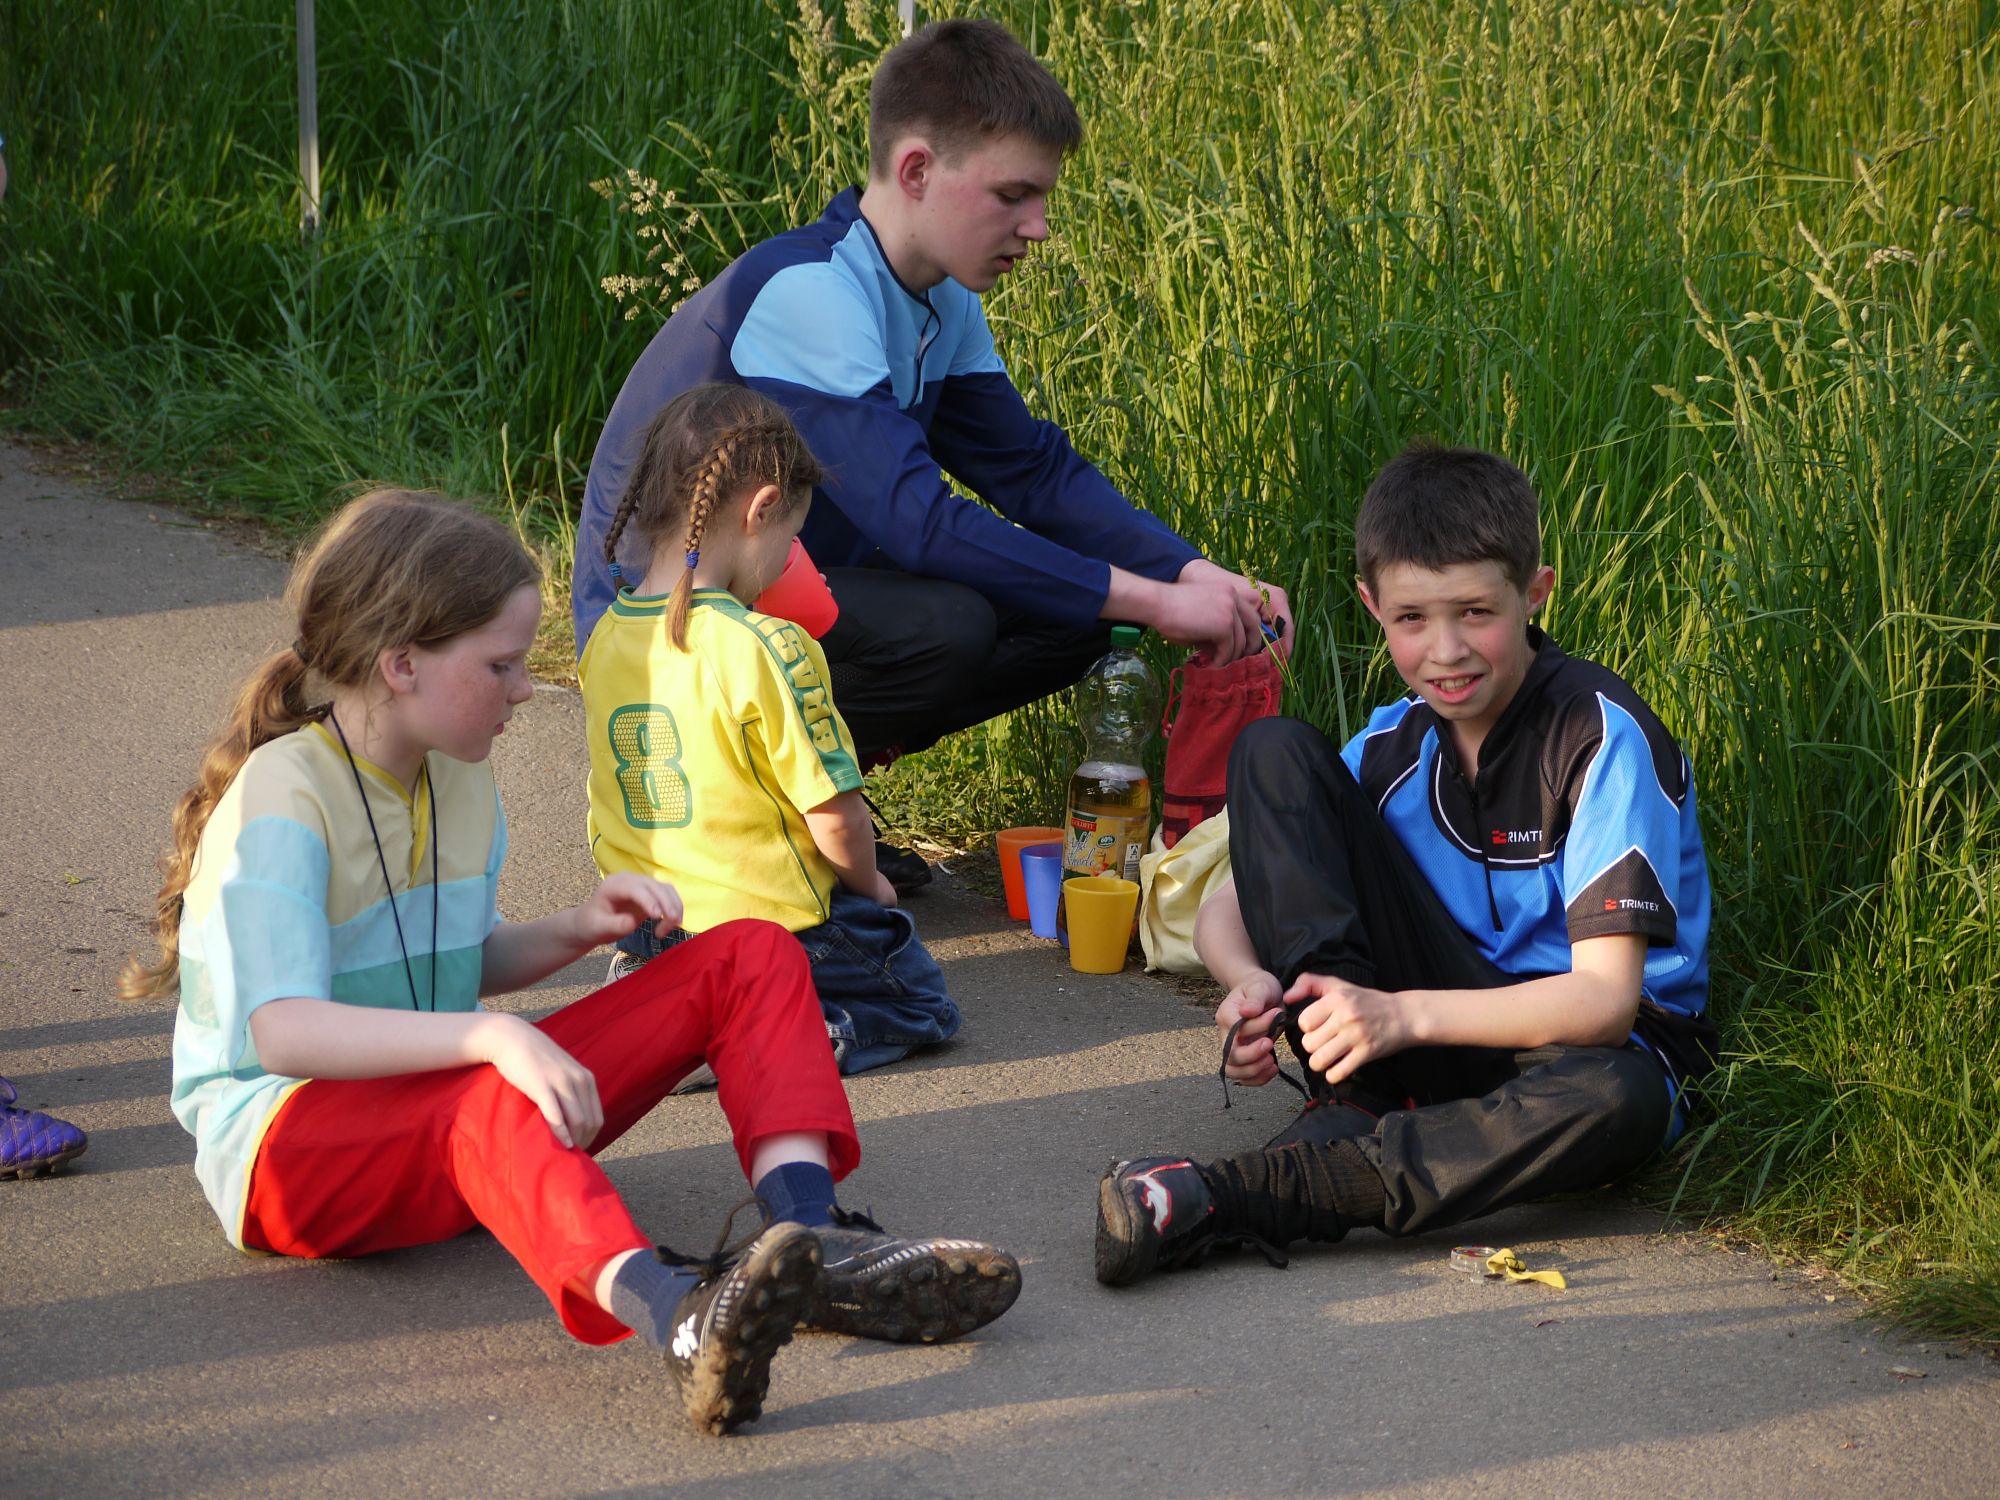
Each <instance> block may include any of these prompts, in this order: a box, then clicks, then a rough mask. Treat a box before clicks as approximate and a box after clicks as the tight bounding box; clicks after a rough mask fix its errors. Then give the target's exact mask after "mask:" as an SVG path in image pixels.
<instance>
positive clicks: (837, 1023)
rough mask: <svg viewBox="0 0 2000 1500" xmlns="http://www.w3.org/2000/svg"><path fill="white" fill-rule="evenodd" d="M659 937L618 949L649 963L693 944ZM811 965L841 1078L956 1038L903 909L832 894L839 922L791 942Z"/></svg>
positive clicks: (649, 932) (940, 979)
mask: <svg viewBox="0 0 2000 1500" xmlns="http://www.w3.org/2000/svg"><path fill="white" fill-rule="evenodd" d="M692 936H693V934H692V933H690V932H685V931H682V932H673V933H669V934H668V935H667V936H666V937H664V938H662V937H658V936H656V935H655V934H654V932H653V928H652V925H651V924H650V923H648V924H647V925H645V926H642V927H640V928H639V930H638V931H637V932H634V933H633V934H632V935H631V936H629V937H625V938H621V939H619V942H618V948H619V950H620V951H621V952H624V953H629V954H631V955H632V956H633V957H634V958H638V959H651V958H654V957H656V956H657V955H659V954H661V953H663V952H665V951H666V950H667V949H669V948H672V947H675V946H677V945H678V944H680V943H682V942H685V941H686V940H687V939H688V938H690V937H692ZM793 936H794V937H796V938H797V939H798V940H799V946H800V947H802V948H804V949H805V951H806V958H807V960H808V961H809V962H810V963H811V964H812V976H813V987H814V988H815V989H817V990H818V991H819V1005H820V1010H821V1012H822V1013H823V1014H824V1015H825V1016H826V1034H827V1037H828V1039H829V1040H830V1041H831V1042H832V1043H833V1056H834V1060H835V1061H836V1062H838V1063H839V1064H840V1071H841V1072H843V1073H860V1072H864V1071H866V1070H867V1069H869V1068H879V1067H881V1066H882V1065H883V1064H884V1063H892V1062H894V1061H896V1059H898V1058H899V1057H904V1056H907V1055H908V1053H909V1051H910V1049H911V1048H912V1047H922V1046H926V1045H928V1044H929V1043H931V1042H942V1041H945V1040H947V1039H948V1038H950V1037H952V1036H955V1035H957V1033H958V1027H959V1014H958V1007H957V1006H956V1005H954V1004H952V1001H951V996H949V995H948V994H946V993H945V988H944V971H943V970H942V969H940V968H939V967H938V964H937V960H936V959H934V958H932V957H931V956H930V953H929V951H928V950H927V949H925V947H924V945H923V944H922V943H920V942H918V941H917V924H916V922H915V921H914V920H912V919H911V917H910V914H909V913H908V912H906V911H904V910H903V909H902V908H901V907H899V906H883V905H881V904H880V903H879V902H875V901H871V900H869V899H868V898H867V897H866V896H857V895H855V894H854V892H852V891H850V890H848V889H847V887H845V886H842V885H836V886H835V887H834V888H833V916H832V917H831V918H830V919H829V920H827V921H825V922H822V923H820V924H819V926H817V927H808V928H806V929H805V930H804V931H803V932H797V933H794V934H793Z"/></svg>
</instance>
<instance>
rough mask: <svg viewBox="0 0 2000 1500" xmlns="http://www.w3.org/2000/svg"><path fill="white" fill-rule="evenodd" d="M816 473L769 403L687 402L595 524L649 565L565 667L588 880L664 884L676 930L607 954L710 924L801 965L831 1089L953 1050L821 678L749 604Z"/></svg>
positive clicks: (940, 990) (802, 642)
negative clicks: (591, 872)
mask: <svg viewBox="0 0 2000 1500" xmlns="http://www.w3.org/2000/svg"><path fill="white" fill-rule="evenodd" d="M820 477H821V470H820V466H819V464H818V463H817V462H816V461H815V460H814V458H813V456H812V454H811V452H810V451H809V450H808V449H807V447H806V445H805V440H804V439H803V438H801V437H800V436H799V434H798V431H797V429H796V428H794V427H793V426H792V423H791V420H790V419H789V418H788V417H787V416H786V415H785V414H784V412H783V411H782V410H781V409H780V408H779V407H778V406H777V405H776V404H774V403H773V402H771V401H770V400H768V399H767V398H765V397H764V396H761V395H759V394H758V393H756V392H754V391H751V390H747V389H745V388H744V387H742V386H736V385H722V384H713V385H703V386H697V387H696V388H694V389H693V390H690V391H688V392H686V393H685V394H683V395H682V396H680V397H679V398H677V399H676V400H674V401H673V402H671V403H670V404H669V405H667V406H666V407H665V408H664V409H662V410H661V412H660V413H659V415H658V416H656V417H655V418H654V419H653V421H652V423H651V424H650V425H649V426H648V428H647V429H646V433H645V439H644V443H643V446H642V451H641V453H640V456H639V459H638V462H637V463H636V464H634V465H633V468H632V475H631V480H630V482H629V484H628V485H627V487H626V490H625V494H624V497H623V499H622V500H621V501H620V503H619V506H618V510H617V513H616V515H615V516H614V517H613V519H612V523H611V528H610V533H609V535H608V536H607V538H606V540H605V557H606V560H607V561H609V562H611V563H612V567H613V571H614V573H615V572H616V571H617V564H616V561H615V553H616V550H617V547H618V541H619V538H620V537H621V536H622V535H623V534H624V531H625V528H626V527H627V526H630V527H633V528H634V529H635V530H636V531H637V533H638V535H639V536H640V537H641V538H642V539H643V540H644V541H645V542H646V543H647V546H648V555H649V556H650V559H651V562H650V565H649V566H648V568H647V571H646V576H645V578H644V579H643V580H641V581H640V582H639V584H638V586H637V588H636V589H627V588H624V587H621V589H620V591H619V594H618V597H617V599H616V600H615V601H614V602H613V603H612V605H611V607H610V609H609V610H607V611H606V612H605V614H604V615H603V617H602V618H601V619H600V620H599V621H598V623H597V626H596V628H595V629H594V630H593V631H592V632H591V636H590V641H589V643H588V645H586V646H585V648H584V651H583V656H582V659H581V660H580V661H579V663H578V667H577V670H578V674H579V676H580V677H581V679H582V683H583V701H584V711H585V715H586V718H587V721H588V725H589V734H590V838H591V851H592V853H593V855H594V856H595V858H596V860H597V866H598V869H599V870H601V871H603V872H604V873H605V874H606V875H610V874H614V873H630V874H641V875H647V876H653V877H656V878H661V879H667V878H670V879H672V881H673V883H674V886H675V888H676V889H677V890H678V891H679V892H680V894H681V899H682V901H683V902H684V903H685V905H686V915H685V919H684V920H685V930H684V931H682V932H677V933H673V934H670V935H669V936H668V937H666V938H664V939H662V938H661V937H659V936H658V935H657V934H656V933H654V932H653V931H652V930H651V929H650V928H641V929H639V930H637V931H635V932H634V933H633V934H632V935H631V937H630V938H628V939H626V940H625V941H624V942H622V943H621V944H620V945H619V946H620V948H621V949H622V950H623V952H624V954H625V955H627V957H625V958H622V959H621V960H620V962H621V963H622V964H631V963H642V962H644V961H646V960H648V959H650V958H652V957H653V956H655V955H656V954H658V953H659V952H661V951H662V950H663V949H664V948H666V947H670V946H672V945H673V944H675V943H676V942H678V941H680V940H682V939H684V938H685V937H686V936H687V934H688V933H690V932H701V931H704V930H706V929H707V928H710V927H712V926H714V925H716V924H717V923H720V922H724V921H727V920H730V919H732V918H739V917H762V918H766V919H768V920H770V921H773V922H777V923H779V924H781V925H783V926H784V927H786V928H788V929H790V930H791V931H792V932H793V933H794V934H796V936H797V937H798V940H799V943H800V945H801V946H802V947H803V948H804V949H805V953H806V957H807V958H808V959H809V960H810V961H811V964H812V974H813V982H814V984H815V986H816V987H817V988H818V990H819V997H820V1004H821V1008H822V1010H823V1011H824V1013H825V1016H826V1025H827V1034H828V1036H829V1038H830V1039H831V1041H832V1044H833V1049H834V1054H835V1056H836V1058H837V1059H838V1060H839V1062H840V1065H841V1069H842V1071H843V1072H848V1073H854V1072H859V1071H860V1070H861V1069H863V1068H872V1067H875V1066H878V1065H879V1064H882V1063H886V1062H893V1061H894V1060H895V1059H897V1058H899V1057H901V1056H903V1055H904V1054H905V1053H907V1052H908V1051H909V1050H910V1049H911V1048H912V1047H915V1046H919V1045H922V1044H925V1043H929V1042H939V1041H943V1040H945V1039H946V1038H947V1037H949V1036H951V1035H952V1034H953V1033H955V1032H956V1031H957V1030H958V1025H959V1015H958V1008H957V1007H956V1006H955V1005H953V1004H952V1001H951V998H950V996H949V995H947V994H946V993H945V984H944V975H943V973H942V972H941V971H940V970H939V968H938V966H937V962H936V960H934V959H933V958H932V957H931V956H930V954H929V953H928V952H926V951H925V949H924V946H923V944H922V943H920V942H919V941H918V940H917V935H916V926H915V924H914V923H913V922H912V921H911V920H910V918H909V916H908V915H907V914H906V913H905V912H903V911H902V910H900V909H899V908H898V907H897V906H896V893H895V891H894V889H893V888H892V887H891V886H890V884H889V882H888V880H887V879H886V878H884V876H883V875H882V874H881V872H880V871H879V870H877V869H876V866H875V843H874V833H873V830H872V828H871V826H870V824H869V821H868V815H867V811H866V809H865V806H864V804H863V802H862V800H861V791H860V788H861V770H860V767H859V765H858V764H857V763H856V757H855V753H854V742H853V739H852V738H851V737H850V736H849V734H848V731H847V726H846V725H845V724H844V723H843V722H842V721H841V717H840V714H839V712H838V711H837V709H836V708H835V706H834V703H833V694H832V689H831V684H830V682H829V680H828V674H827V665H826V658H825V656H824V655H822V654H821V651H820V648H819V645H818V643H817V642H815V641H814V640H813V639H812V638H811V637H810V636H808V635H807V634H806V633H805V631H803V630H801V629H800V628H799V627H798V626H796V625H794V624H792V623H791V622H789V621H786V620H781V619H778V618H776V617H774V616H770V615H763V614H759V613H757V612H756V611H755V610H753V609H751V608H750V607H749V606H748V604H747V603H746V602H745V601H747V600H752V599H755V598H756V597H757V596H758V595H759V594H760V593H761V592H762V591H763V589H764V588H765V587H766V586H767V585H768V584H769V583H770V582H771V581H772V580H773V579H775V578H776V577H777V576H778V574H779V572H780V571H781V570H782V568H783V567H784V564H785V558H786V553H787V551H788V549H789V548H790V546H791V542H792V539H793V538H794V537H795V536H797V535H798V531H799V527H800V526H801V525H802V524H803V522H804V521H805V515H806V507H807V505H808V504H809V503H810V502H811V499H812V489H813V486H814V485H815V484H816V483H818V482H819V480H820Z"/></svg>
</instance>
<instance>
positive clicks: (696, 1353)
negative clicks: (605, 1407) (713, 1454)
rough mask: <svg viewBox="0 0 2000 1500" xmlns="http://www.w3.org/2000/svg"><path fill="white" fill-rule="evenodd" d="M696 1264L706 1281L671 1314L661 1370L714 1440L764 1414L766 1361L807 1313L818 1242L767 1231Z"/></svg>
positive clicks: (804, 1234) (799, 1232)
mask: <svg viewBox="0 0 2000 1500" xmlns="http://www.w3.org/2000/svg"><path fill="white" fill-rule="evenodd" d="M662 1254H663V1257H664V1258H667V1259H670V1260H671V1259H680V1257H677V1256H674V1255H673V1252H671V1251H663V1252H662ZM699 1264H702V1265H703V1268H704V1269H705V1270H706V1271H707V1272H708V1273H709V1279H708V1280H706V1281H704V1282H703V1283H702V1284H701V1285H700V1286H698V1287H696V1288H695V1289H694V1290H693V1291H691V1292H689V1293H688V1294H687V1295H686V1296H685V1297H683V1298H681V1302H680V1306H679V1307H677V1308H676V1309H675V1310H674V1332H673V1338H672V1339H671V1340H670V1341H669V1342H668V1344H667V1369H668V1370H669V1371H670V1372H671V1373H672V1375H673V1377H674V1384H675V1386H676V1387H678V1388H679V1390H680V1393H681V1400H682V1402H683V1403H684V1404H685V1405H686V1407H687V1414H688V1420H689V1421H691V1422H693V1423H694V1425H695V1426H696V1427H698V1428H700V1429H701V1430H702V1431H704V1432H712V1433H716V1434H718V1435H719V1434H721V1433H725V1432H730V1431H733V1430H734V1429H735V1428H737V1427H740V1426H742V1425H743V1424H744V1423H745V1422H751V1421H755V1420H756V1419H757V1418H758V1417H759V1416H761V1415H762V1414H763V1411H764V1393H765V1391H766V1390H768V1389H769V1388H770V1383H771V1357H772V1356H773V1355H775V1354H776V1353H777V1352H778V1350H780V1349H781V1348H783V1347H784V1346H785V1345H786V1344H788V1343H790V1342H791V1339H792V1330H793V1328H794V1327H795V1326H797V1324H798V1322H799V1319H800V1318H801V1316H803V1314H804V1313H805V1311H806V1309H807V1308H808V1307H810V1306H811V1305H812V1296H813V1278H814V1277H815V1276H816V1275H817V1274H818V1272H819V1241H818V1240H816V1239H814V1238H813V1233H812V1231H811V1230H810V1229H807V1228H806V1227H805V1226H804V1225H802V1224H773V1225H772V1226H771V1227H770V1228H769V1229H766V1230H765V1231H764V1232H763V1233H762V1234H760V1235H758V1236H757V1238H756V1239H754V1240H752V1241H751V1242H750V1244H749V1245H748V1246H747V1247H746V1248H745V1249H744V1250H743V1251H742V1252H741V1253H740V1254H739V1255H737V1256H735V1257H734V1258H733V1260H729V1261H727V1262H719V1261H718V1258H717V1257H711V1258H710V1259H709V1260H708V1261H706V1262H701V1263H699Z"/></svg>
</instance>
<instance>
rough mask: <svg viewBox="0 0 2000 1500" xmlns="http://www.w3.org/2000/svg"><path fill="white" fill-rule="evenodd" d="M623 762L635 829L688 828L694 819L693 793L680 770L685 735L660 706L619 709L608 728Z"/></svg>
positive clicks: (628, 812)
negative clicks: (682, 740) (681, 733)
mask: <svg viewBox="0 0 2000 1500" xmlns="http://www.w3.org/2000/svg"><path fill="white" fill-rule="evenodd" d="M606 729H607V730H608V732H609V735H610V739H611V753H612V754H613V755H614V756H616V757H617V758H618V790H619V791H620V792H621V793H622V794H623V795H624V798H625V819H626V821H627V822H629V823H630V824H631V825H632V826H633V827H634V828H685V827H687V825H688V823H689V822H690V821H691V820H692V819H693V817H694V788H693V787H691V786H689V785H688V779H687V777H686V776H685V775H684V774H683V773H682V771H681V736H680V730H679V729H677V728H676V727H675V725H674V716H673V714H672V713H670V712H669V711H668V710H667V709H666V707H665V706H664V705H662V704H658V703H628V704H626V705H625V706H624V707H623V708H619V709H614V710H613V711H612V714H611V722H610V723H609V724H608V725H607V726H606Z"/></svg>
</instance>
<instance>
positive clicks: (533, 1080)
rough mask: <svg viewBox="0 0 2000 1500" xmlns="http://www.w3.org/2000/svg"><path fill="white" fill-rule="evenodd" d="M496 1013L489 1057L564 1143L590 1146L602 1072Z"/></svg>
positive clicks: (597, 1122) (598, 1119)
mask: <svg viewBox="0 0 2000 1500" xmlns="http://www.w3.org/2000/svg"><path fill="white" fill-rule="evenodd" d="M612 878H613V879H614V880H615V879H617V878H618V877H616V876H613V877H612ZM635 878H636V877H635ZM649 883H652V884H657V882H649ZM627 930H628V931H629V930H630V929H629V928H628V929H627ZM494 1019H495V1020H496V1021H497V1022H498V1023H499V1024H498V1025H497V1026H496V1027H495V1028H494V1034H493V1037H492V1040H491V1042H490V1044H489V1046H488V1047H487V1049H486V1060H487V1061H488V1062H490V1063H492V1064H493V1066H494V1067H495V1068H497V1069H498V1070H499V1072H500V1076H501V1077H502V1078H504V1079H506V1080H507V1081H508V1082H509V1083H511V1084H513V1085H514V1087H515V1088H517V1089H519V1090H520V1091H521V1092H522V1093H523V1094H525V1095H526V1096H527V1099H528V1102H529V1103H530V1104H532V1105H534V1106H535V1108H536V1109H538V1110H540V1111H541V1112H542V1118H543V1119H544V1120H547V1121H548V1122H549V1129H550V1131H551V1132H553V1133H554V1135H555V1138H556V1139H557V1140H558V1141H560V1142H561V1143H562V1144H563V1145H564V1146H573V1147H578V1148H587V1147H588V1146H589V1145H590V1143H591V1142H592V1141H594V1140H596V1139H597V1132H598V1131H599V1130H601V1129H603V1128H604V1105H603V1103H602V1101H600V1100H599V1098H598V1095H597V1076H596V1075H595V1074H594V1073H592V1072H591V1071H590V1069H588V1068H586V1067H585V1066H584V1065H583V1064H582V1063H580V1062H578V1061H577V1060H576V1059H575V1058H573V1057H571V1056H570V1055H569V1054H568V1053H567V1052H565V1051H564V1050H563V1049H562V1048H561V1047H560V1046H558V1045H557V1044H556V1043H555V1042H554V1041H552V1040H551V1039H550V1038H549V1035H548V1033H546V1032H544V1031H543V1030H542V1029H541V1028H540V1027H538V1026H533V1025H530V1024H529V1023H528V1022H526V1021H523V1020H522V1019H521V1018H520V1017H519V1016H508V1015H501V1016H496V1017H495V1018H494Z"/></svg>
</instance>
